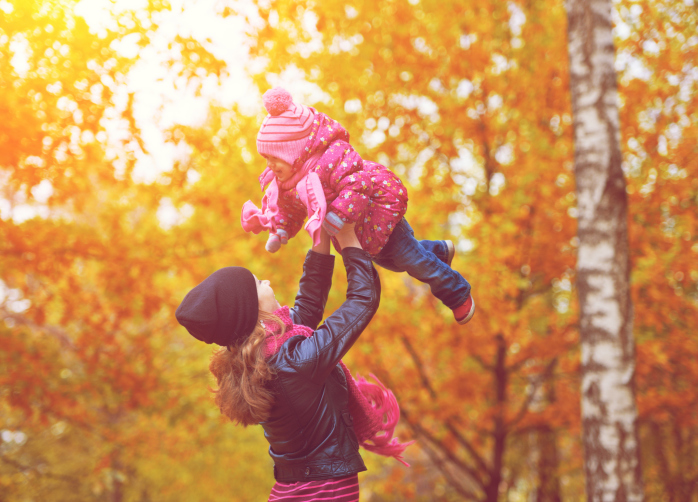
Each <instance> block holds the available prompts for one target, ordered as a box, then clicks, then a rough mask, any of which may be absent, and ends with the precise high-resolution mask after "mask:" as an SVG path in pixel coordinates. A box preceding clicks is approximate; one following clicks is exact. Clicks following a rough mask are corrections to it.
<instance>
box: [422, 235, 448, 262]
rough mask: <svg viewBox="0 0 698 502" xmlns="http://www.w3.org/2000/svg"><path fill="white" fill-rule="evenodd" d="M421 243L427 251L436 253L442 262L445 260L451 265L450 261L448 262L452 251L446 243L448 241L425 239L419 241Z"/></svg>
mask: <svg viewBox="0 0 698 502" xmlns="http://www.w3.org/2000/svg"><path fill="white" fill-rule="evenodd" d="M419 244H420V245H421V246H422V247H423V248H424V249H426V250H427V251H429V252H431V253H434V254H435V255H436V257H437V258H438V259H439V260H441V261H442V262H444V263H445V264H446V265H449V266H450V263H449V262H448V259H449V257H450V253H449V251H448V244H446V241H426V240H423V241H419Z"/></svg>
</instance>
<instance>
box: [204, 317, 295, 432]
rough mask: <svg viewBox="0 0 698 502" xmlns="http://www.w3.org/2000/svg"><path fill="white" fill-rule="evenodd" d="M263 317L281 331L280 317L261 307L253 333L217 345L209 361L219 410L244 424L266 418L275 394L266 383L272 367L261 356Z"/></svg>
mask: <svg viewBox="0 0 698 502" xmlns="http://www.w3.org/2000/svg"><path fill="white" fill-rule="evenodd" d="M265 321H266V323H267V327H269V325H270V324H272V323H276V324H277V326H279V328H280V330H281V334H283V332H284V330H285V326H284V323H283V322H282V321H281V319H279V318H278V317H276V316H275V315H272V314H268V313H267V312H262V311H261V310H260V311H259V318H258V319H257V325H256V326H255V328H254V331H253V332H252V334H251V335H250V336H248V337H247V339H246V340H245V341H244V342H242V343H241V344H240V345H237V346H231V347H229V348H221V349H218V350H217V351H216V352H214V353H213V356H211V364H210V365H209V370H211V373H213V376H215V377H216V381H217V382H218V388H217V389H212V391H213V393H214V394H215V402H216V404H217V405H218V407H219V408H220V410H221V413H222V414H223V415H225V416H226V417H228V418H229V419H230V420H232V421H233V422H234V423H236V424H242V425H244V426H248V425H254V424H257V423H259V422H263V421H264V420H266V419H267V418H268V416H269V412H270V411H271V407H272V404H273V402H274V395H273V393H272V392H271V391H270V390H269V388H268V386H267V385H266V384H267V382H268V381H269V380H271V379H272V378H273V377H274V371H273V369H272V368H271V367H269V365H268V364H267V360H266V357H265V356H264V349H265V346H266V343H265V340H266V338H267V337H268V336H269V333H268V331H266V330H265V329H264V326H263V325H262V323H263V322H265ZM277 336H279V335H278V334H277Z"/></svg>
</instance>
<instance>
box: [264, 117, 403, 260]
mask: <svg viewBox="0 0 698 502" xmlns="http://www.w3.org/2000/svg"><path fill="white" fill-rule="evenodd" d="M313 111H314V112H315V119H314V122H313V127H312V129H311V133H310V136H309V138H308V142H307V144H306V146H305V152H304V153H303V155H301V156H300V157H299V158H298V159H296V162H295V163H294V166H296V167H300V166H303V165H304V164H305V162H306V161H307V160H308V159H309V158H310V157H313V156H315V155H318V154H320V157H319V159H317V161H316V163H315V165H311V166H310V167H309V171H308V172H315V173H317V175H318V176H319V178H320V182H321V184H322V188H323V192H324V195H325V199H326V201H327V212H330V211H331V212H334V213H335V214H337V215H338V216H339V217H340V218H342V220H343V221H344V222H346V223H356V227H355V232H356V236H357V238H358V239H359V242H360V243H361V246H362V247H363V248H364V250H365V251H367V252H368V253H369V254H370V255H372V256H375V255H376V254H378V253H379V252H380V250H381V249H383V246H385V244H386V243H387V242H388V238H389V237H390V234H391V233H392V232H393V230H394V229H395V225H397V223H398V222H399V221H400V219H402V217H403V216H404V215H405V212H406V211H407V189H406V188H405V186H404V185H403V184H402V181H401V180H400V179H399V178H398V177H397V176H396V175H395V174H394V173H393V172H392V171H390V170H389V169H388V168H386V167H385V166H383V165H381V164H378V163H376V162H371V161H366V160H363V159H362V158H361V156H359V154H358V153H356V151H355V150H354V148H353V147H352V146H351V145H350V144H349V133H348V132H347V131H346V130H345V129H344V128H343V127H342V126H341V125H340V124H339V122H337V121H336V120H333V119H331V118H330V117H328V116H327V115H325V114H323V113H319V112H316V111H315V110H313ZM278 206H279V211H278V214H277V215H276V216H275V223H276V228H277V229H283V230H285V231H286V232H288V235H289V238H291V237H293V236H295V235H296V234H297V233H298V231H299V230H300V229H301V228H302V226H303V222H304V221H305V218H306V217H307V215H308V210H307V208H306V207H305V205H304V204H303V203H302V202H301V197H300V196H299V194H298V191H297V190H296V188H295V187H291V188H289V189H283V188H280V189H279V199H278ZM332 240H333V243H334V245H335V247H336V248H337V249H338V250H339V247H338V245H337V241H336V240H335V239H334V238H333V239H332Z"/></svg>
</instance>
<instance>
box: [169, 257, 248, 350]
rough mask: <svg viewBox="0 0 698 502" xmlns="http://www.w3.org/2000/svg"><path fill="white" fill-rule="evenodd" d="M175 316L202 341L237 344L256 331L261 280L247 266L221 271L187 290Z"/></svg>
mask: <svg viewBox="0 0 698 502" xmlns="http://www.w3.org/2000/svg"><path fill="white" fill-rule="evenodd" d="M175 316H176V317H177V320H178V321H179V323H180V324H181V325H182V326H184V327H185V328H187V331H189V333H190V334H191V335H192V336H194V337H195V338H197V339H199V340H201V341H202V342H206V343H215V344H218V345H220V346H222V347H227V346H230V345H235V344H236V343H238V342H240V341H242V340H244V339H245V338H247V337H248V336H249V335H250V334H252V331H254V327H255V324H256V323H257V318H258V316H259V300H258V299H257V282H256V280H255V278H254V276H253V275H252V272H250V271H249V270H247V269H246V268H243V267H226V268H222V269H220V270H217V271H215V272H214V273H212V274H211V275H209V276H208V277H207V278H206V279H204V281H203V282H202V283H201V284H199V285H198V286H196V287H195V288H194V289H192V290H191V291H189V293H187V296H185V297H184V300H182V303H181V304H180V305H179V307H177V312H175Z"/></svg>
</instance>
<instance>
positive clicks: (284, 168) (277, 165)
mask: <svg viewBox="0 0 698 502" xmlns="http://www.w3.org/2000/svg"><path fill="white" fill-rule="evenodd" d="M262 157H264V158H265V159H267V167H268V168H269V169H271V170H272V171H273V172H274V175H275V176H276V179H277V180H279V181H280V182H282V183H283V182H284V181H286V180H288V179H290V178H291V176H293V168H292V167H291V164H289V163H288V162H286V161H283V160H281V159H278V158H276V157H271V156H269V155H262Z"/></svg>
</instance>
